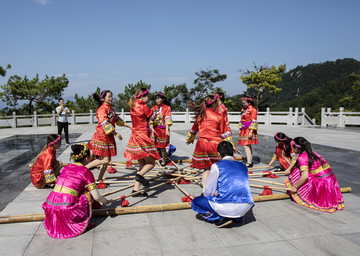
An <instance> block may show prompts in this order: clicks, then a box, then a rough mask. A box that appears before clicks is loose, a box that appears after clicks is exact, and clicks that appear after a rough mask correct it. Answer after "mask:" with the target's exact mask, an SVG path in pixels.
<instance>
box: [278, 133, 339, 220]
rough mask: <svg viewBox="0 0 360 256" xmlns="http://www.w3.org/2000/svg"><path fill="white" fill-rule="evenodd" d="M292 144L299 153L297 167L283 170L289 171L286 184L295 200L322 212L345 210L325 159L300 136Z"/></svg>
mask: <svg viewBox="0 0 360 256" xmlns="http://www.w3.org/2000/svg"><path fill="white" fill-rule="evenodd" d="M293 147H294V151H295V153H297V154H299V157H298V160H297V161H298V163H297V165H298V166H297V167H298V168H296V169H294V170H291V171H290V170H287V171H286V172H285V174H287V175H289V174H290V176H289V177H288V178H287V179H286V180H285V185H286V187H287V188H290V195H291V197H292V198H293V199H294V201H295V202H296V203H298V204H300V205H303V206H305V207H308V208H311V209H315V210H319V211H322V212H330V213H333V212H335V211H336V210H342V209H344V208H345V206H344V198H343V196H342V194H341V191H340V188H339V185H338V183H337V180H336V177H335V174H334V173H333V171H332V170H331V168H330V165H329V164H328V162H327V161H326V160H325V159H324V158H323V157H322V156H320V155H319V154H317V153H316V152H314V151H312V149H311V145H310V142H308V141H307V140H306V139H305V138H303V137H297V138H295V139H294V141H293Z"/></svg>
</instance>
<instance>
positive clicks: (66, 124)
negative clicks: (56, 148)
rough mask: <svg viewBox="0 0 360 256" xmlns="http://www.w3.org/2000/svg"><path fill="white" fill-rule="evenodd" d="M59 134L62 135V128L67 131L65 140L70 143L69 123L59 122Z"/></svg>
mask: <svg viewBox="0 0 360 256" xmlns="http://www.w3.org/2000/svg"><path fill="white" fill-rule="evenodd" d="M57 127H58V134H59V135H61V133H62V130H63V129H64V132H65V141H66V143H69V123H68V122H66V123H63V122H57Z"/></svg>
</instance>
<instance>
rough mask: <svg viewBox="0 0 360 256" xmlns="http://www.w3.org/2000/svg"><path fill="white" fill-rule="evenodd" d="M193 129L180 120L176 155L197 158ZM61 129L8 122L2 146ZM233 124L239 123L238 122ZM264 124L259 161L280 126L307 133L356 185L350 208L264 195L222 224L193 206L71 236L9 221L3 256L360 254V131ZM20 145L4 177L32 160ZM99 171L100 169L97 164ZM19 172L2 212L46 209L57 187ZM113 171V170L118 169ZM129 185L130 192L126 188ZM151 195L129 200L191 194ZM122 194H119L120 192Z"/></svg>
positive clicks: (345, 182) (1, 243)
mask: <svg viewBox="0 0 360 256" xmlns="http://www.w3.org/2000/svg"><path fill="white" fill-rule="evenodd" d="M189 128H190V126H189V125H184V124H177V125H174V127H173V129H172V141H171V142H172V144H174V145H175V146H176V147H177V151H176V153H175V156H174V157H182V158H189V157H191V154H192V152H193V149H194V145H189V146H187V145H185V139H184V136H183V135H184V134H185V132H186V130H187V129H189ZM55 129H56V128H54V127H41V128H26V129H24V128H19V129H16V130H15V129H2V130H0V150H2V146H1V145H2V142H4V140H7V141H9V140H12V139H13V137H11V136H14V135H19V134H21V135H27V134H28V135H33V134H43V135H44V134H49V133H53V132H55ZM94 129H95V126H93V125H77V126H74V127H72V126H70V131H71V132H73V133H76V134H81V135H80V136H79V137H77V136H74V138H73V139H72V140H75V139H76V142H80V141H84V142H85V141H88V140H89V139H91V137H92V135H93V132H94ZM233 130H234V131H235V130H237V129H236V126H235V125H234V126H233ZM259 130H260V135H261V136H260V145H258V146H256V147H254V155H255V157H256V158H255V159H256V160H257V161H256V163H257V166H260V165H265V164H267V163H268V161H269V160H270V158H271V155H272V152H273V150H274V147H275V142H274V141H273V139H272V136H273V134H274V133H275V132H276V131H283V132H285V133H286V134H288V135H289V136H291V137H295V136H299V135H302V136H304V137H306V138H307V139H309V141H311V142H312V144H313V147H314V149H315V150H316V151H317V152H319V153H320V154H321V155H323V156H324V157H325V158H326V159H327V160H328V161H329V162H330V165H331V166H332V167H333V169H334V171H335V174H336V175H337V178H338V180H339V183H340V185H341V186H342V187H344V186H351V187H352V188H353V191H354V193H347V194H344V198H345V206H346V209H345V210H344V211H339V212H335V213H333V214H328V213H321V212H318V211H314V210H310V209H307V208H305V207H301V206H299V205H297V204H295V203H293V202H291V201H290V200H282V201H271V202H262V203H256V205H255V207H254V208H253V210H252V211H251V212H249V213H248V214H247V215H246V216H245V218H244V219H243V222H242V223H239V224H235V225H232V226H230V227H227V228H223V229H217V228H215V227H214V225H212V224H209V223H206V222H202V221H199V220H197V219H196V218H195V212H193V211H192V210H190V209H189V210H179V211H168V212H156V213H142V214H132V215H121V216H116V217H107V218H96V219H94V222H95V223H96V227H95V228H92V229H90V230H88V231H87V232H85V233H84V234H82V235H81V236H79V237H76V238H72V239H68V240H56V239H52V238H50V237H49V236H48V235H47V234H46V230H45V229H44V228H43V226H42V223H41V222H31V223H18V224H5V225H1V226H0V248H1V250H0V255H141V254H142V255H267V256H268V255H358V253H359V249H360V197H359V191H360V190H359V185H360V174H359V172H358V171H357V163H358V162H359V159H360V138H359V136H358V131H357V130H352V129H351V130H347V129H341V130H340V129H315V128H304V127H288V126H265V125H260V129H259ZM118 132H120V133H121V134H122V135H123V141H121V142H119V141H117V142H118V144H117V148H118V153H119V155H118V156H117V157H115V158H114V159H113V160H114V161H122V160H125V159H124V158H123V156H122V153H123V152H124V149H125V147H126V143H127V141H128V139H129V136H130V130H128V129H125V128H120V129H118ZM39 136H40V135H39ZM40 137H41V136H40ZM36 143H37V142H35V143H34V145H35V144H36ZM41 145H42V143H41ZM40 148H41V146H40V147H39V148H37V149H34V154H35V155H36V153H37V152H35V151H37V150H40ZM16 150H17V151H14V152H12V153H6V150H2V151H0V152H1V157H0V161H1V163H2V165H1V168H3V169H1V170H0V179H1V180H0V183H1V184H3V183H6V182H7V178H8V176H5V175H2V174H1V173H2V172H3V170H7V171H8V170H11V169H10V168H7V167H6V166H8V165H9V164H10V163H11V162H16V163H19V165H20V167H21V168H23V170H25V169H26V168H25V167H24V166H26V165H28V163H29V159H25V158H26V157H25V156H24V159H22V158H21V159H15V157H16V155H17V153H19V154H21V153H23V152H22V151H21V150H22V149H21V148H17V149H16ZM69 154H70V148H69V147H66V146H63V152H62V153H60V152H58V159H59V160H61V161H63V162H69ZM28 157H29V156H28ZM30 157H31V156H30ZM14 159H15V160H14ZM20 160H23V162H21V161H20ZM25 162H26V163H25ZM24 163H25V164H24ZM4 165H5V166H4ZM4 168H5V169H4ZM14 171H15V170H14ZM8 172H9V171H8ZM118 172H119V173H117V174H116V175H121V174H124V175H125V174H126V175H128V174H131V173H134V172H135V170H132V169H126V170H125V169H118ZM94 173H95V176H96V175H97V170H95V171H94ZM18 175H19V176H21V179H22V180H23V181H24V182H26V181H27V182H28V184H29V185H28V186H27V187H26V188H25V189H24V190H23V191H22V192H21V193H20V194H19V195H15V196H13V198H11V196H8V197H9V198H7V195H11V191H12V188H11V186H9V187H7V190H1V192H2V193H1V197H0V199H1V200H3V198H5V199H6V200H4V201H3V203H4V204H3V205H4V207H5V205H6V207H5V208H4V209H3V210H2V211H1V212H0V216H5V215H18V214H30V213H41V212H42V208H41V204H42V203H43V202H44V200H45V199H46V197H47V196H48V194H49V193H50V192H51V190H49V189H45V190H37V189H35V188H34V187H33V186H32V185H31V184H30V177H29V176H27V175H25V173H24V174H22V175H21V174H18V173H16V174H15V173H14V176H18ZM106 175H108V176H110V174H106ZM26 177H28V178H26ZM283 180H284V177H280V178H279V179H277V180H276V181H278V182H281V181H283ZM119 186H121V185H112V186H110V187H109V188H107V189H105V191H110V190H113V189H114V188H117V187H119ZM181 186H182V187H183V188H184V189H186V190H187V191H188V192H189V193H190V194H192V195H198V194H200V193H201V189H200V187H199V186H197V185H196V184H186V185H181ZM14 188H16V186H14ZM0 189H1V187H0ZM15 190H16V189H15ZM18 190H19V189H18ZM129 191H130V190H127V191H124V192H123V194H127V193H128V192H129ZM260 192H261V190H258V189H253V193H254V194H259V193H260ZM277 193H282V192H281V191H278V192H277ZM149 194H150V197H149V198H148V199H137V198H129V201H130V203H131V205H152V204H165V203H177V202H180V198H181V196H183V195H182V193H181V192H180V191H179V190H177V189H176V188H174V187H173V186H172V185H166V186H163V187H160V188H158V189H155V190H152V191H150V193H149ZM120 195H121V194H115V195H114V197H115V196H120ZM109 198H111V196H109ZM10 201H11V202H10ZM9 202H10V203H9ZM116 206H118V203H113V204H112V205H110V206H109V207H111V208H112V207H116Z"/></svg>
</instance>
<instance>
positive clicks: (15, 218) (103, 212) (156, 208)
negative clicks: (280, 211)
mask: <svg viewBox="0 0 360 256" xmlns="http://www.w3.org/2000/svg"><path fill="white" fill-rule="evenodd" d="M340 191H341V193H348V192H351V187H346V188H340ZM289 198H290V195H288V194H286V193H284V194H275V195H267V196H253V200H254V202H265V201H272V200H282V199H289ZM190 208H191V203H175V204H160V205H147V206H134V207H117V208H110V209H97V210H93V216H94V217H102V216H115V215H122V214H133V213H146V212H161V211H172V210H181V209H190ZM44 219H45V214H44V213H37V214H25V215H11V216H3V217H0V224H7V223H19V222H31V221H43V220H44Z"/></svg>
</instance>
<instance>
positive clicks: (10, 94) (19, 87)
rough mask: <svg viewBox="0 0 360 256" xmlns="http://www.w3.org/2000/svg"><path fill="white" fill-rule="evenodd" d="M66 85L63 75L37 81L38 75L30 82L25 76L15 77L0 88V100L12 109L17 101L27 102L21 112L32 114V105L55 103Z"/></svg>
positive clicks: (66, 81)
mask: <svg viewBox="0 0 360 256" xmlns="http://www.w3.org/2000/svg"><path fill="white" fill-rule="evenodd" d="M68 83H69V81H68V79H67V78H66V76H65V74H64V75H62V76H61V77H54V76H52V77H48V76H45V78H44V79H43V80H40V79H39V75H38V74H37V75H36V76H35V77H34V78H33V79H31V80H29V79H28V78H27V76H24V77H23V78H22V77H19V76H17V75H15V76H11V77H10V78H9V80H8V82H7V83H6V84H4V85H2V86H1V88H2V89H3V91H2V92H0V99H2V100H3V101H5V102H6V103H7V104H8V105H9V106H11V107H14V108H15V107H16V106H17V105H18V101H19V100H25V101H28V103H25V104H24V105H23V110H24V111H26V112H27V113H28V114H32V111H33V104H34V103H38V102H41V101H44V102H51V101H52V100H56V101H57V100H58V99H59V98H60V97H61V93H62V92H63V91H64V89H65V88H66V87H67V86H68Z"/></svg>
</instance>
